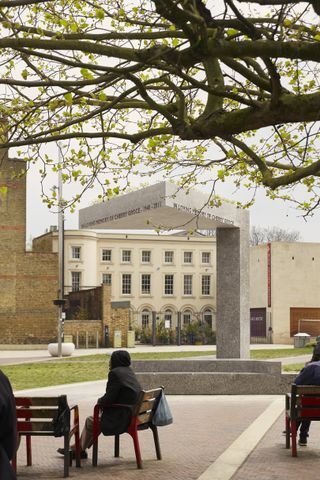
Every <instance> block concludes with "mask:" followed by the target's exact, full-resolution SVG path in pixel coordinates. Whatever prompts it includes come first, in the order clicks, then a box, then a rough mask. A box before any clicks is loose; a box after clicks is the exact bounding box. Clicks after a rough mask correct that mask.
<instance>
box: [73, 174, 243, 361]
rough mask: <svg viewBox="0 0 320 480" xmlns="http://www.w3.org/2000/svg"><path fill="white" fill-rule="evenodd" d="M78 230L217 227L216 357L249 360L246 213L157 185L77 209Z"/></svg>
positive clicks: (195, 193) (204, 196) (200, 195)
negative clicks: (210, 203)
mask: <svg viewBox="0 0 320 480" xmlns="http://www.w3.org/2000/svg"><path fill="white" fill-rule="evenodd" d="M79 227H80V228H94V229H97V228H103V229H106V228H109V229H124V230H130V229H134V230H137V229H143V230H146V229H159V230H177V229H184V230H188V231H189V230H194V229H199V230H209V229H215V228H216V229H217V318H216V323H217V357H218V358H248V357H249V342H250V334H249V331H250V323H249V212H248V211H247V210H243V209H240V208H237V207H235V206H234V205H233V204H231V203H228V202H227V201H226V202H224V203H223V204H222V205H221V206H220V207H213V206H210V205H209V204H208V194H206V193H202V192H198V191H192V192H189V193H186V192H185V191H183V190H182V189H180V190H177V186H176V185H174V184H171V183H166V182H161V183H159V184H156V185H153V186H150V187H146V188H143V189H141V190H137V191H135V192H131V193H128V194H126V195H123V196H120V197H116V198H114V199H111V200H109V201H107V202H103V203H99V204H96V205H92V206H90V207H87V208H84V209H81V210H80V212H79Z"/></svg>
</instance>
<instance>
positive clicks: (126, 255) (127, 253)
mask: <svg viewBox="0 0 320 480" xmlns="http://www.w3.org/2000/svg"><path fill="white" fill-rule="evenodd" d="M122 261H123V262H124V263H130V262H131V250H122Z"/></svg>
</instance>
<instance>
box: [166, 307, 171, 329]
mask: <svg viewBox="0 0 320 480" xmlns="http://www.w3.org/2000/svg"><path fill="white" fill-rule="evenodd" d="M164 326H165V328H171V326H172V311H171V310H165V312H164Z"/></svg>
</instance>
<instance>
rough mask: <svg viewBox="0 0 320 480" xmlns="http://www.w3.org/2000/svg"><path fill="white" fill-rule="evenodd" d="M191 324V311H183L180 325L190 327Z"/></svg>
mask: <svg viewBox="0 0 320 480" xmlns="http://www.w3.org/2000/svg"><path fill="white" fill-rule="evenodd" d="M191 322H192V312H191V310H185V311H184V312H182V324H183V325H190V323H191Z"/></svg>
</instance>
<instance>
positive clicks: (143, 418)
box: [133, 388, 162, 425]
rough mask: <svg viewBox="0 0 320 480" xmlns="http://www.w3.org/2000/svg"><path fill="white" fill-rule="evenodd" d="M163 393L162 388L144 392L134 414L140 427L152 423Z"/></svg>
mask: <svg viewBox="0 0 320 480" xmlns="http://www.w3.org/2000/svg"><path fill="white" fill-rule="evenodd" d="M161 392H162V388H156V389H154V390H142V392H141V393H140V397H139V401H138V403H137V406H136V408H135V410H134V412H133V415H134V416H136V417H137V424H138V425H143V424H148V423H150V422H151V421H152V417H153V414H154V412H155V409H156V407H157V404H158V401H159V398H160V394H161Z"/></svg>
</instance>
